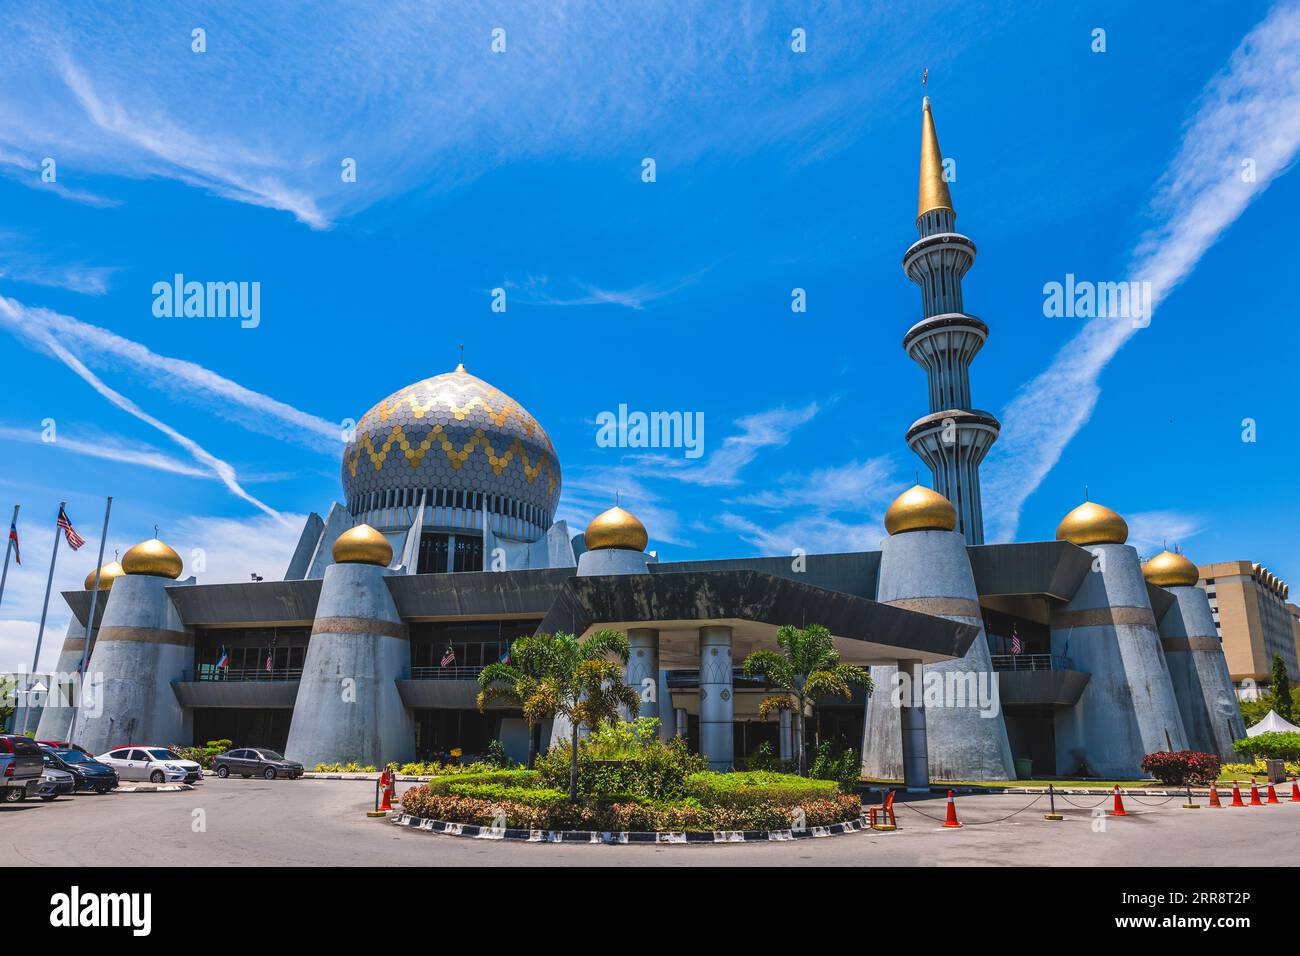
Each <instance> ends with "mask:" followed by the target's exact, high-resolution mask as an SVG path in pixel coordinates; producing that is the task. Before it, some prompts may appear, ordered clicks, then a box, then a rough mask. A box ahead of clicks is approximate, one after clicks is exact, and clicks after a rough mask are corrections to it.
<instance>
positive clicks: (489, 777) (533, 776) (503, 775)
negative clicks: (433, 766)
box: [428, 770, 542, 794]
mask: <svg viewBox="0 0 1300 956" xmlns="http://www.w3.org/2000/svg"><path fill="white" fill-rule="evenodd" d="M464 785H474V786H491V785H499V786H503V787H525V788H531V787H539V786H541V785H542V783H541V777H540V776H539V775H538V774H537V772H536V771H533V770H491V771H487V772H484V773H458V774H450V775H448V776H445V777H435V778H434V779H433V780H430V781H429V783H428V787H429V790H430V791H431V792H432V793H437V794H447V793H451V788H452V787H454V786H464Z"/></svg>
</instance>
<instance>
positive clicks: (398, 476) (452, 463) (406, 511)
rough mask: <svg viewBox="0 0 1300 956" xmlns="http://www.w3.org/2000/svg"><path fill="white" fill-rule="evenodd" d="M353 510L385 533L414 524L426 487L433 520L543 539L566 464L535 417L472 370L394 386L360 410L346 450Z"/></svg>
mask: <svg viewBox="0 0 1300 956" xmlns="http://www.w3.org/2000/svg"><path fill="white" fill-rule="evenodd" d="M343 489H344V493H345V495H346V497H347V507H348V510H349V511H350V512H351V513H352V515H353V516H354V518H356V519H357V520H358V521H365V522H366V523H367V524H371V525H373V526H374V527H376V528H378V529H379V530H380V531H396V530H400V529H401V528H404V527H409V526H410V524H411V522H412V517H413V515H414V512H415V507H416V505H417V503H418V502H419V500H420V493H421V491H423V492H424V495H425V506H426V511H425V516H426V517H425V522H426V527H429V528H431V529H432V528H437V527H445V528H452V529H454V528H461V527H463V528H481V514H482V511H483V510H484V509H486V510H487V512H488V514H489V515H491V516H492V525H493V530H494V531H496V533H498V534H504V535H507V536H509V537H516V538H521V539H523V540H536V539H537V538H538V537H540V536H541V535H542V534H544V533H545V532H546V529H547V528H549V527H550V526H551V522H552V520H553V519H554V516H555V506H556V503H557V502H558V501H559V498H560V463H559V462H558V461H557V460H556V457H555V448H554V447H553V446H552V445H551V439H550V438H549V437H548V436H547V434H546V432H545V431H544V430H543V429H542V426H541V425H539V424H538V423H537V420H536V419H535V418H533V416H532V415H530V414H528V412H527V411H526V410H525V409H524V407H523V406H522V405H520V404H519V403H518V402H516V401H515V400H514V399H513V398H511V397H510V396H509V395H506V394H505V393H504V392H502V391H500V390H499V389H496V388H494V387H493V386H491V385H489V384H488V383H487V382H485V381H483V380H482V379H480V378H476V377H475V376H473V375H470V374H469V373H468V372H466V371H465V367H464V366H463V365H460V366H457V367H456V370H455V371H454V372H446V373H444V374H442V375H435V376H433V377H432V378H426V379H424V380H423V381H421V382H416V383H415V384H414V385H408V386H407V387H406V388H404V389H402V390H401V391H399V392H394V393H393V394H392V395H390V396H388V398H386V399H384V400H383V401H382V402H380V403H379V404H378V405H376V406H375V407H374V408H372V409H370V411H368V412H366V414H365V415H363V416H362V417H361V421H359V422H358V423H357V427H356V432H355V434H354V435H353V436H352V440H351V441H349V442H348V444H347V447H346V449H344V452H343Z"/></svg>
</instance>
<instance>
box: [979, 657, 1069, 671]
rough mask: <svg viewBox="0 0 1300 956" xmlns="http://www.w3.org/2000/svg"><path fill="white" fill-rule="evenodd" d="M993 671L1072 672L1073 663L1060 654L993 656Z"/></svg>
mask: <svg viewBox="0 0 1300 956" xmlns="http://www.w3.org/2000/svg"><path fill="white" fill-rule="evenodd" d="M993 669H994V670H995V671H1072V670H1074V662H1073V661H1072V660H1070V659H1069V658H1068V657H1062V656H1061V655H1060V654H994V655H993Z"/></svg>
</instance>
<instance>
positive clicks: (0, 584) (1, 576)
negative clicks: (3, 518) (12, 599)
mask: <svg viewBox="0 0 1300 956" xmlns="http://www.w3.org/2000/svg"><path fill="white" fill-rule="evenodd" d="M20 507H22V506H21V505H14V516H13V517H12V518H10V519H9V527H10V529H13V528H16V527H18V509H19V508H20ZM13 549H14V539H13V538H11V537H10V536H9V535H5V569H4V571H3V572H0V602H3V601H4V599H5V581H6V579H8V577H9V554H10V552H12V551H13Z"/></svg>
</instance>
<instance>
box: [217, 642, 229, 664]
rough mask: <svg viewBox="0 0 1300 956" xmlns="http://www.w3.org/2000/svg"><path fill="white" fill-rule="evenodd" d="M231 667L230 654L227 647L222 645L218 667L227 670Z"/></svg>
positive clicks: (218, 657) (218, 656)
mask: <svg viewBox="0 0 1300 956" xmlns="http://www.w3.org/2000/svg"><path fill="white" fill-rule="evenodd" d="M229 666H230V652H229V651H227V650H226V645H225V644H222V645H221V653H220V654H218V655H217V667H218V668H223V669H224V668H227V667H229Z"/></svg>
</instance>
